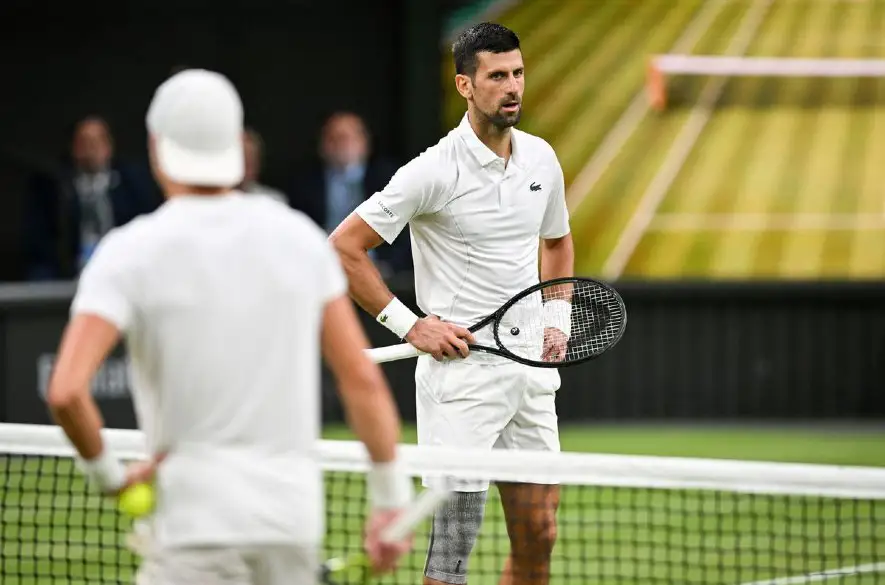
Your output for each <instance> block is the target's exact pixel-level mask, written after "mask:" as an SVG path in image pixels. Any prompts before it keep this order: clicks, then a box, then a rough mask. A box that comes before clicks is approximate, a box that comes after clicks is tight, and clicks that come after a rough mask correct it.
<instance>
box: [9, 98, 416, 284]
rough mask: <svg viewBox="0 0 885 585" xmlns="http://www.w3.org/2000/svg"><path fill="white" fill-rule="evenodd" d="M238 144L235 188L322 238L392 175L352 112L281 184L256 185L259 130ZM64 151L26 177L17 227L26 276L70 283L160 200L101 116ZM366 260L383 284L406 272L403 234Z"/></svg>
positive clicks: (333, 121) (337, 118)
mask: <svg viewBox="0 0 885 585" xmlns="http://www.w3.org/2000/svg"><path fill="white" fill-rule="evenodd" d="M244 141H245V148H244V154H245V161H244V162H245V170H246V172H245V178H244V180H243V183H242V184H241V185H240V186H239V190H241V191H243V192H244V193H248V194H250V195H252V196H255V197H272V198H275V199H277V200H279V201H280V202H282V203H284V204H286V205H288V206H290V207H292V208H294V209H298V210H300V211H302V212H303V213H305V214H307V215H308V216H309V217H310V218H311V219H313V220H314V221H315V222H316V223H317V224H318V225H319V226H320V227H322V228H323V229H325V230H326V231H327V232H331V231H332V230H333V229H334V228H335V227H336V226H337V225H338V224H339V223H340V222H341V221H342V220H343V219H344V218H346V217H347V216H348V215H349V214H350V212H351V211H353V209H354V208H355V207H356V206H357V205H359V204H360V203H361V202H362V201H363V200H365V199H367V198H368V197H369V196H371V195H372V193H374V192H375V191H378V190H381V189H382V188H383V187H384V186H385V185H386V184H387V182H388V181H389V180H390V178H391V177H392V176H393V174H394V173H395V172H396V169H397V167H396V166H395V165H394V164H392V163H391V162H390V161H388V160H386V159H385V158H384V157H382V156H379V155H377V154H376V153H373V152H372V140H371V136H370V133H369V129H368V128H367V126H366V123H365V121H364V120H363V119H362V118H361V117H360V116H358V115H357V114H354V113H352V112H337V113H334V114H333V115H331V116H330V117H329V118H328V119H327V120H326V121H325V123H324V124H323V126H322V129H321V131H320V136H319V137H318V146H317V154H318V156H317V157H316V161H315V162H312V163H310V164H307V165H305V166H303V167H302V168H298V169H295V170H294V172H292V173H291V177H290V179H289V181H288V184H287V185H283V186H281V187H282V188H274V187H271V186H269V185H266V184H264V183H262V182H261V175H262V161H263V159H264V148H265V145H264V143H263V141H262V139H261V135H260V134H259V133H258V131H257V130H256V129H254V128H249V129H248V130H247V132H246V135H245V137H244ZM68 154H69V156H67V157H66V159H65V161H64V163H63V164H62V165H61V167H60V168H59V169H58V170H56V171H53V172H50V173H47V172H40V173H36V174H35V175H34V176H32V177H31V178H30V181H29V185H28V193H27V197H26V204H25V209H24V214H25V217H24V228H25V229H24V231H23V234H24V240H25V241H24V242H23V250H24V253H25V257H26V260H25V268H26V271H27V273H26V274H27V278H28V280H32V281H39V280H69V279H74V278H76V277H77V275H78V274H79V272H80V270H81V269H82V268H83V266H85V264H86V262H88V260H89V257H90V255H91V254H92V252H93V251H94V249H95V246H96V245H97V244H98V242H99V241H100V240H101V239H102V237H104V235H105V234H107V232H108V231H110V230H111V229H113V228H114V227H118V226H121V225H123V224H125V223H127V222H129V221H132V220H133V219H135V218H136V217H138V216H139V215H142V214H145V213H150V212H152V211H154V210H156V209H157V208H158V207H159V206H160V205H162V203H163V201H162V197H161V195H160V193H159V189H158V188H157V186H156V184H155V183H154V181H153V179H152V177H151V176H150V173H149V172H148V170H147V169H146V168H145V167H144V165H137V164H132V163H131V162H127V161H125V160H122V159H121V158H120V157H118V156H117V155H116V154H115V152H114V139H113V134H112V131H111V128H110V127H109V125H108V123H107V122H106V121H105V120H104V119H102V118H101V117H97V116H91V117H87V118H84V119H82V120H80V121H79V122H77V124H76V125H75V127H74V129H73V132H72V136H71V141H70V149H69V153H68ZM372 256H373V258H374V260H375V262H376V264H377V265H378V266H379V268H380V270H381V272H382V275H384V276H385V278H387V277H391V276H393V275H395V274H398V273H406V272H410V271H411V269H412V265H411V247H410V242H409V239H408V234H407V233H403V235H402V236H400V238H398V240H397V241H396V242H395V243H394V244H393V245H389V246H388V245H386V244H383V245H382V246H381V247H379V248H377V249H376V250H373V251H372Z"/></svg>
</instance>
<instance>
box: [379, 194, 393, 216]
mask: <svg viewBox="0 0 885 585" xmlns="http://www.w3.org/2000/svg"><path fill="white" fill-rule="evenodd" d="M376 201H377V202H378V206H379V207H380V208H381V211H383V212H384V213H386V214H387V217H389V218H390V219H396V214H395V213H394V212H393V211H391V210H390V208H389V207H387V206H386V205H385V204H384V202H383V201H381V200H380V199H376Z"/></svg>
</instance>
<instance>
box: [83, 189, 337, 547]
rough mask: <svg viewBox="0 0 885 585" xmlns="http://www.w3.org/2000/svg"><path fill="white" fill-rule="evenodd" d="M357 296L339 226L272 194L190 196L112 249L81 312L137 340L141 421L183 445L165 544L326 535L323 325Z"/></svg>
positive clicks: (157, 448)
mask: <svg viewBox="0 0 885 585" xmlns="http://www.w3.org/2000/svg"><path fill="white" fill-rule="evenodd" d="M344 294H346V281H345V278H344V275H343V272H342V270H341V268H340V264H339V261H338V257H337V255H336V254H335V253H334V251H333V250H332V249H331V247H330V246H329V244H328V243H327V241H326V237H325V234H324V233H323V232H322V231H321V230H320V228H319V227H318V226H316V225H314V224H313V223H312V222H311V221H310V220H308V219H307V218H306V217H305V216H303V215H302V214H300V213H298V212H295V211H292V210H291V209H289V208H288V207H286V206H284V205H282V204H280V203H278V202H276V201H273V200H272V199H269V198H263V197H254V196H249V195H243V194H241V193H231V194H228V195H224V196H212V197H205V196H180V197H175V198H173V199H171V200H169V201H167V202H166V203H165V204H164V205H163V206H162V207H161V208H160V209H159V210H157V211H156V212H155V213H153V214H150V215H148V216H145V217H143V218H140V219H137V220H135V221H133V222H131V223H129V224H128V225H126V226H124V227H122V228H119V229H116V230H114V231H112V232H111V233H109V234H108V235H107V236H106V237H105V239H104V240H103V241H102V242H101V244H100V245H99V248H98V250H97V251H96V254H95V256H94V257H93V258H92V260H91V261H90V263H89V264H88V265H87V267H86V269H85V271H84V272H83V274H82V276H81V278H80V282H79V286H78V291H77V294H76V297H75V299H74V302H73V306H72V313H91V314H97V315H99V316H101V317H104V318H105V319H107V320H109V321H110V322H112V323H114V324H115V325H116V326H117V327H118V328H119V329H120V330H121V331H123V332H124V334H125V340H126V344H127V350H128V353H129V356H130V363H131V368H132V371H131V374H132V390H133V394H134V396H133V399H134V402H135V408H136V413H137V416H138V420H139V424H140V426H141V428H142V429H143V430H144V432H145V433H146V437H147V441H148V447H149V449H150V450H151V452H152V453H159V452H166V451H168V452H169V455H168V457H167V459H166V460H165V461H164V463H163V465H162V466H161V469H160V473H159V477H158V487H159V503H158V509H157V512H156V514H155V522H154V531H155V538H156V539H157V541H158V542H159V544H161V545H163V546H178V545H194V544H196V545H199V544H212V543H216V544H217V543H220V544H240V543H254V542H262V543H266V542H283V543H286V542H306V543H311V542H317V541H318V540H319V539H320V538H321V535H322V532H323V512H322V510H323V506H322V477H321V473H320V471H319V468H318V465H317V463H316V462H315V461H314V458H313V455H312V452H313V449H314V446H315V444H316V441H317V439H318V438H319V431H320V407H319V398H320V368H321V352H320V328H321V325H322V315H323V310H324V307H325V305H326V303H327V302H328V301H330V300H333V299H335V298H337V297H340V296H342V295H344Z"/></svg>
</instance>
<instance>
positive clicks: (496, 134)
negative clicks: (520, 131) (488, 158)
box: [467, 114, 511, 161]
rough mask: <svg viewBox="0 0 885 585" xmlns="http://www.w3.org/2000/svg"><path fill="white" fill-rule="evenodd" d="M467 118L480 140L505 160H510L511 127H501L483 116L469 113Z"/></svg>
mask: <svg viewBox="0 0 885 585" xmlns="http://www.w3.org/2000/svg"><path fill="white" fill-rule="evenodd" d="M467 119H468V121H469V122H470V127H471V128H473V132H474V134H476V137H477V138H479V141H480V142H482V143H483V144H485V145H486V146H488V147H489V150H491V151H492V152H494V153H495V154H497V155H498V156H500V157H501V158H503V159H504V160H505V161H506V160H510V151H511V148H510V128H499V127H497V126H495V125H494V124H492V123H491V122H490V121H489V120H485V119H483V117H482V116H476V115H469V114H468V116H467Z"/></svg>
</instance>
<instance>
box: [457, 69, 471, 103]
mask: <svg viewBox="0 0 885 585" xmlns="http://www.w3.org/2000/svg"><path fill="white" fill-rule="evenodd" d="M455 88H456V89H457V90H458V93H460V94H461V97H462V98H464V99H465V100H469V99H470V98H472V97H473V82H472V81H471V79H470V76H469V75H464V74H463V73H459V74H458V75H455Z"/></svg>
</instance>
